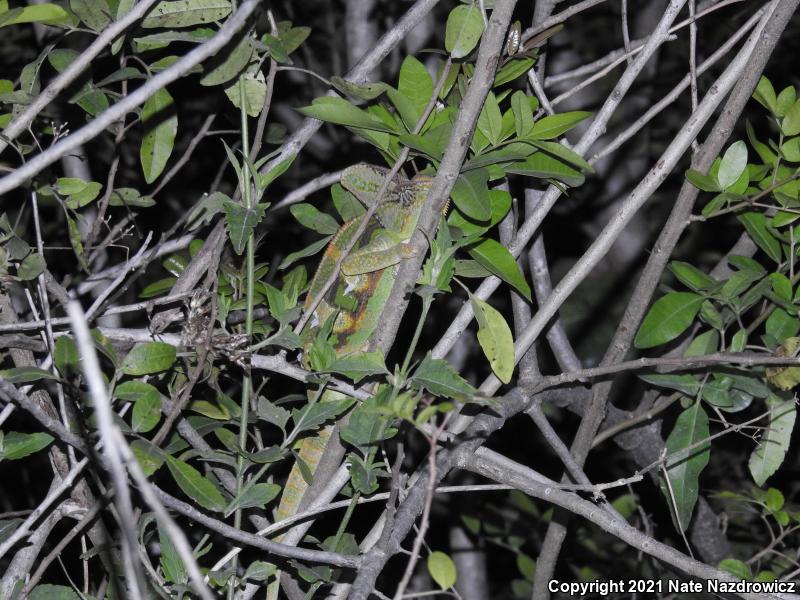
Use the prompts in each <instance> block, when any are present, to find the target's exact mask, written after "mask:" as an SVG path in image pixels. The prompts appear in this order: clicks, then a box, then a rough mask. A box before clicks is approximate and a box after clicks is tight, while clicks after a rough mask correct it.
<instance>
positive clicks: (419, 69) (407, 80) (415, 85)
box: [397, 55, 434, 128]
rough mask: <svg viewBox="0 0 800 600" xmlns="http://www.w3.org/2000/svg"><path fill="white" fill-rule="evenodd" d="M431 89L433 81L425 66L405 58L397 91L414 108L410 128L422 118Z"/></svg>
mask: <svg viewBox="0 0 800 600" xmlns="http://www.w3.org/2000/svg"><path fill="white" fill-rule="evenodd" d="M433 87H434V86H433V79H431V76H430V74H429V73H428V69H426V68H425V65H423V64H422V63H421V62H420V61H419V60H417V59H416V58H414V57H413V56H411V55H409V56H406V58H405V59H404V60H403V64H402V65H401V66H400V78H399V80H398V82H397V91H398V92H400V93H401V94H402V95H403V96H405V97H406V98H407V99H408V100H409V101H410V102H411V105H412V106H413V107H414V120H413V123H411V127H412V128H413V127H414V125H416V124H417V122H418V121H419V119H420V118H421V117H422V113H423V112H424V111H425V107H426V106H427V105H428V102H429V101H430V98H431V96H432V95H433Z"/></svg>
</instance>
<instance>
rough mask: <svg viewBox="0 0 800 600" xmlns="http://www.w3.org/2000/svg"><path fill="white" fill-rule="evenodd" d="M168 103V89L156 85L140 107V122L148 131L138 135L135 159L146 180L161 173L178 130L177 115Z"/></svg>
mask: <svg viewBox="0 0 800 600" xmlns="http://www.w3.org/2000/svg"><path fill="white" fill-rule="evenodd" d="M172 106H173V100H172V96H171V95H170V93H169V92H168V91H167V90H165V89H160V90H158V91H157V92H156V93H155V94H153V95H152V96H150V97H149V98H148V99H147V102H145V103H144V106H143V107H142V123H144V125H145V126H146V127H147V128H148V131H147V133H145V134H144V137H142V145H141V148H140V149H139V159H140V161H141V163H142V171H143V172H144V178H145V181H147V183H152V182H153V181H155V180H156V178H157V177H158V176H159V175H161V172H162V171H163V170H164V167H165V166H167V161H168V160H169V157H170V154H172V147H173V145H174V144H175V134H176V133H178V117H177V116H176V115H175V114H174V111H173V110H172Z"/></svg>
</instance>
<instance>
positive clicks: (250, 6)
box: [0, 0, 260, 195]
mask: <svg viewBox="0 0 800 600" xmlns="http://www.w3.org/2000/svg"><path fill="white" fill-rule="evenodd" d="M151 2H153V0H147V1H146V2H141V3H140V4H139V5H138V6H139V7H142V6H145V5H149V4H150V3H151ZM259 4H260V2H259V0H244V2H242V3H241V4H240V5H239V9H238V10H237V11H236V12H235V13H233V14H232V15H231V16H230V17H229V18H228V20H227V21H225V24H224V25H223V26H222V27H221V28H220V29H219V31H218V32H217V34H216V35H215V36H214V37H213V38H211V39H210V40H208V41H207V42H204V43H202V44H200V45H199V46H197V47H196V48H194V49H192V50H190V51H189V52H188V53H187V54H186V55H185V56H183V58H181V59H180V60H178V61H177V62H176V63H175V64H173V65H172V66H170V67H168V68H166V69H164V70H163V71H161V72H160V73H158V74H157V75H155V76H154V77H152V78H151V79H149V80H147V82H146V83H144V84H142V86H141V87H139V88H137V89H136V90H135V91H133V92H132V93H131V94H130V95H128V96H126V97H125V98H124V99H122V100H120V101H119V102H117V103H116V104H114V105H113V106H112V107H111V108H108V109H106V110H105V111H103V112H102V113H100V114H99V115H98V116H97V117H95V118H94V119H92V120H91V121H89V122H88V123H87V124H86V125H84V126H83V127H81V128H80V129H78V130H77V131H76V132H74V133H72V134H70V135H69V136H67V137H66V138H64V139H62V140H61V141H59V142H57V143H56V144H54V145H52V146H50V148H48V149H47V150H45V151H44V152H41V153H40V154H38V155H36V156H35V157H34V158H32V159H31V160H29V161H27V162H26V163H25V164H23V165H22V166H20V167H18V168H17V169H15V170H14V171H13V172H12V173H11V174H9V175H6V176H5V177H3V178H2V179H0V195H2V194H5V193H7V192H9V191H11V190H13V189H15V188H17V187H18V186H20V185H22V184H23V183H24V182H25V181H27V180H29V179H31V178H33V177H34V176H35V175H37V174H38V173H40V172H41V171H42V170H43V169H45V168H46V167H48V166H50V165H51V164H53V163H54V162H55V161H57V160H59V159H60V158H61V157H62V156H65V155H67V154H69V153H70V152H72V151H73V150H75V149H76V148H78V147H79V146H81V145H83V144H85V143H86V142H88V141H89V140H91V139H92V138H94V137H95V136H97V135H99V134H101V133H102V132H104V131H105V130H106V128H107V127H108V126H109V125H111V124H113V123H114V122H116V121H118V120H119V119H120V118H121V117H122V116H123V115H125V114H127V113H128V112H130V111H132V110H135V109H136V108H137V107H138V106H139V105H141V104H143V103H144V102H145V101H146V100H147V99H148V98H150V97H151V96H152V95H153V94H155V93H156V92H157V91H158V90H160V89H162V88H164V87H165V86H167V85H168V84H170V83H172V82H174V81H176V80H177V79H178V78H180V77H181V76H183V75H184V74H185V73H186V72H187V71H189V70H190V69H191V68H192V67H194V66H195V65H197V64H199V63H201V62H202V61H204V60H205V59H206V58H208V57H209V56H213V55H214V54H216V53H217V52H218V51H219V50H220V49H222V48H223V47H224V46H225V45H226V44H227V43H228V42H229V41H230V40H231V38H233V36H234V35H235V34H236V32H237V31H238V30H239V29H241V28H242V27H243V26H244V24H245V23H246V22H247V20H248V19H249V17H250V15H251V14H252V13H253V11H255V9H256V8H257V7H258V6H259ZM120 22H121V21H120ZM81 56H83V55H81ZM78 62H79V60H76V61H75V62H73V63H72V64H73V65H75V64H78ZM80 62H81V63H83V61H80ZM66 72H67V71H64V73H66ZM39 99H40V100H44V105H43V106H42V108H43V107H44V106H45V105H47V103H49V102H50V100H51V98H45V94H44V93H42V94H40V95H39ZM32 106H33V105H32ZM37 106H38V103H37ZM39 110H41V109H39ZM26 112H27V111H26ZM26 125H27V123H26ZM4 131H7V129H6V130H4ZM2 147H4V146H2V142H1V141H0V148H2Z"/></svg>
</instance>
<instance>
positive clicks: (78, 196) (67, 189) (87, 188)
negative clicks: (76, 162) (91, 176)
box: [55, 177, 103, 210]
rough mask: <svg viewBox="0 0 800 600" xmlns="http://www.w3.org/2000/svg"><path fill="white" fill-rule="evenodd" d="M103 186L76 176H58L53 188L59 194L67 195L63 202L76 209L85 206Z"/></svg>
mask: <svg viewBox="0 0 800 600" xmlns="http://www.w3.org/2000/svg"><path fill="white" fill-rule="evenodd" d="M102 189H103V186H102V185H100V184H99V183H97V182H96V181H84V180H83V179H78V178H77V177H60V178H58V179H57V180H56V185H55V190H56V191H57V192H58V193H59V194H60V195H61V196H67V199H66V200H65V202H64V204H66V205H67V207H69V208H71V209H73V210H76V209H78V208H81V207H82V206H86V205H87V204H89V203H90V202H92V200H94V199H95V198H97V197H98V196H99V195H100V190H102Z"/></svg>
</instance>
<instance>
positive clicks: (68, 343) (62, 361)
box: [53, 335, 81, 376]
mask: <svg viewBox="0 0 800 600" xmlns="http://www.w3.org/2000/svg"><path fill="white" fill-rule="evenodd" d="M53 362H54V363H55V365H56V367H57V368H58V371H59V372H60V373H61V374H62V375H63V376H66V375H69V374H75V373H79V372H80V370H81V356H80V354H79V353H78V347H77V346H76V345H75V342H74V341H72V338H71V337H69V336H68V335H62V336H60V337H58V338H56V343H55V347H54V348H53Z"/></svg>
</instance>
